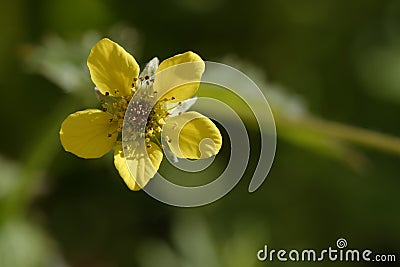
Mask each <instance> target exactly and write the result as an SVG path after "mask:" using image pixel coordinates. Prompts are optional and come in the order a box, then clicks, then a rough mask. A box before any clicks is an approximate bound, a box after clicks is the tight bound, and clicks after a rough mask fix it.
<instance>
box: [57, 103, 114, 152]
mask: <svg viewBox="0 0 400 267" xmlns="http://www.w3.org/2000/svg"><path fill="white" fill-rule="evenodd" d="M111 118H112V117H111V115H110V114H108V113H106V112H103V111H101V110H98V109H87V110H83V111H78V112H75V113H73V114H71V115H69V116H68V117H67V118H66V119H65V120H64V122H63V123H62V125H61V130H60V140H61V144H62V146H63V147H64V149H65V150H66V151H68V152H71V153H73V154H75V155H77V156H78V157H81V158H99V157H101V156H103V155H104V154H106V153H107V152H108V151H110V150H111V149H112V147H113V146H114V144H115V141H116V140H117V137H118V135H117V133H114V134H112V135H111V137H109V136H108V134H110V133H113V132H115V131H116V130H117V127H118V126H117V123H115V122H113V123H110V119H111Z"/></svg>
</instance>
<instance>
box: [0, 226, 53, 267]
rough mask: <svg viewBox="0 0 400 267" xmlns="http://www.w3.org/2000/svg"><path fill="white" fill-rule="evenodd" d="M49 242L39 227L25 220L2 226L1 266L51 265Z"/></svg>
mask: <svg viewBox="0 0 400 267" xmlns="http://www.w3.org/2000/svg"><path fill="white" fill-rule="evenodd" d="M50 253H51V252H50V248H49V243H48V241H47V240H46V238H45V237H44V235H43V234H42V232H41V231H39V230H38V229H37V228H35V227H34V226H32V225H31V224H30V223H26V222H23V221H8V222H7V223H5V224H2V225H1V226H0V266H2V267H43V266H50V265H48V264H49V259H50V255H49V254H50Z"/></svg>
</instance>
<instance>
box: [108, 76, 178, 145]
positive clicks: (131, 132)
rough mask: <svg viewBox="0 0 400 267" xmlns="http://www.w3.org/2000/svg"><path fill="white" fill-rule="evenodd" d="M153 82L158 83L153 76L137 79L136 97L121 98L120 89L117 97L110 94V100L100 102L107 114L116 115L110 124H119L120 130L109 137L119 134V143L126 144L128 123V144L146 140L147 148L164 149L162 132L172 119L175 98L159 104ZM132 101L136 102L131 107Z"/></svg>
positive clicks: (134, 86)
mask: <svg viewBox="0 0 400 267" xmlns="http://www.w3.org/2000/svg"><path fill="white" fill-rule="evenodd" d="M153 81H154V79H151V78H150V77H149V76H145V77H139V78H135V79H134V83H132V95H130V96H119V91H118V90H117V89H116V90H115V92H114V96H110V94H109V93H108V92H107V93H106V95H105V96H106V98H105V99H104V100H100V103H101V104H102V105H103V111H104V112H108V113H110V114H111V115H112V118H111V119H110V123H117V124H118V125H117V130H116V131H114V132H112V133H108V137H111V136H112V135H113V134H118V140H119V141H122V128H123V126H124V123H125V124H126V125H125V129H126V134H124V142H132V141H135V140H137V139H138V138H145V142H146V147H148V148H150V147H151V144H150V142H154V143H156V144H158V145H159V146H160V147H162V145H161V141H160V140H161V132H162V128H163V125H164V124H165V120H166V118H167V117H168V116H169V115H170V113H169V112H168V111H169V110H170V108H167V105H166V103H167V102H168V101H172V100H174V99H175V98H174V97H171V98H164V99H160V100H158V101H157V102H156V103H155V101H156V99H157V92H156V91H155V90H154V89H153V86H152V85H153ZM138 94H139V95H138ZM133 95H134V99H132V98H133ZM131 101H134V102H133V103H131V104H130V102H131ZM128 105H129V109H128ZM177 105H179V103H177ZM124 119H125V122H124ZM143 129H144V131H143Z"/></svg>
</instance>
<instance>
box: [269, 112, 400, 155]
mask: <svg viewBox="0 0 400 267" xmlns="http://www.w3.org/2000/svg"><path fill="white" fill-rule="evenodd" d="M276 118H277V126H278V127H279V126H289V125H290V126H291V127H293V128H297V127H298V128H302V129H306V130H310V131H312V132H316V133H320V134H324V135H326V136H329V137H333V138H337V139H341V140H343V141H347V142H352V143H355V144H358V145H362V146H365V147H368V148H372V149H377V150H381V151H385V152H389V153H393V154H397V155H400V138H398V137H395V136H391V135H387V134H382V133H379V132H375V131H371V130H367V129H362V128H358V127H354V126H349V125H344V124H341V123H337V122H331V121H327V120H324V119H319V118H315V117H311V116H304V117H301V118H296V119H287V118H284V117H282V116H276ZM278 134H279V133H278Z"/></svg>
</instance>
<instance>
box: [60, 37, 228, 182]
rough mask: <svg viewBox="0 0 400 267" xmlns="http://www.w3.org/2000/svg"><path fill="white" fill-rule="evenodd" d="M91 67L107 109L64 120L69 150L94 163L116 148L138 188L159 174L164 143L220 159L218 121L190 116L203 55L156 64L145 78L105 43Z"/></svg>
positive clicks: (183, 154) (185, 154)
mask: <svg viewBox="0 0 400 267" xmlns="http://www.w3.org/2000/svg"><path fill="white" fill-rule="evenodd" d="M87 65H88V68H89V71H90V75H91V78H92V81H93V83H94V84H95V85H96V87H95V92H96V95H97V97H98V99H99V101H100V104H101V106H102V108H101V110H100V109H87V110H83V111H78V112H75V113H73V114H71V115H69V116H68V117H67V118H66V119H65V120H64V122H63V123H62V125H61V130H60V140H61V144H62V146H63V147H64V149H65V150H66V151H68V152H71V153H73V154H75V155H77V156H78V157H81V158H86V159H88V158H99V157H102V156H103V155H105V154H106V153H108V152H109V151H110V150H112V149H114V164H115V167H116V168H117V170H118V172H119V174H120V176H121V177H122V178H123V180H124V181H125V183H126V184H127V186H128V187H129V188H130V189H131V190H139V189H140V188H143V187H144V186H145V185H146V184H147V182H148V181H149V180H150V179H151V178H152V177H153V176H154V175H155V173H156V172H157V170H158V168H159V166H160V164H161V161H162V158H163V150H162V148H163V145H162V143H167V144H168V149H169V151H171V152H172V153H173V154H175V156H176V157H178V158H190V159H198V158H206V157H210V156H213V155H215V154H217V153H218V151H219V149H220V148H221V145H222V137H221V134H220V132H219V130H218V128H217V127H216V126H215V125H214V123H213V122H212V121H211V120H209V119H208V118H206V117H204V116H203V115H201V114H200V113H197V112H193V111H191V112H185V111H186V110H187V109H188V108H190V106H191V105H192V104H193V103H194V102H195V98H191V97H193V96H194V94H195V93H196V92H197V89H198V86H199V82H198V81H199V80H200V78H201V75H202V73H203V72H204V66H205V64H204V62H203V60H202V59H201V58H200V57H199V56H198V55H197V54H195V53H193V52H186V53H183V54H178V55H176V56H174V57H171V58H169V59H166V60H164V61H162V62H161V63H160V64H158V59H157V58H154V59H153V60H151V61H150V62H149V63H148V64H147V65H146V67H145V68H144V70H143V71H142V72H141V73H140V75H139V66H138V64H137V62H136V60H135V59H134V58H133V57H132V56H131V55H130V54H129V53H128V52H126V51H125V50H124V49H123V48H122V47H121V46H119V45H118V44H117V43H115V42H113V41H111V40H110V39H107V38H104V39H102V40H100V41H99V42H98V43H97V44H95V45H94V46H93V48H92V50H91V52H90V54H89V57H88V61H87ZM188 66H189V67H188ZM171 70H172V71H171ZM123 129H124V134H123ZM140 140H144V142H143V143H144V144H143V145H142V144H141V143H140ZM165 141H166V142H165ZM123 145H124V147H123ZM141 145H142V146H141Z"/></svg>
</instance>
